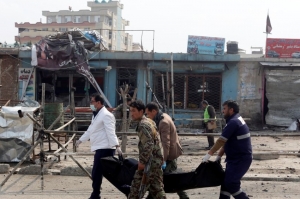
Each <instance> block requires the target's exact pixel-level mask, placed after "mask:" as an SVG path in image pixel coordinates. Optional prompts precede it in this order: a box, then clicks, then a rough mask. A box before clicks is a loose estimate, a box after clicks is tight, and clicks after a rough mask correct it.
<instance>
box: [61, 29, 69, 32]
mask: <svg viewBox="0 0 300 199" xmlns="http://www.w3.org/2000/svg"><path fill="white" fill-rule="evenodd" d="M59 31H60V32H66V31H68V28H59Z"/></svg>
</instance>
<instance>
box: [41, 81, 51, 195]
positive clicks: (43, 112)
mask: <svg viewBox="0 0 300 199" xmlns="http://www.w3.org/2000/svg"><path fill="white" fill-rule="evenodd" d="M45 90H46V84H45V83H42V107H41V118H42V121H41V125H42V126H41V128H42V129H43V128H44V123H45V121H44V120H45ZM39 137H40V139H41V142H40V150H41V151H40V162H41V189H42V190H44V158H45V153H44V141H43V139H44V133H41V132H39ZM49 144H50V143H49Z"/></svg>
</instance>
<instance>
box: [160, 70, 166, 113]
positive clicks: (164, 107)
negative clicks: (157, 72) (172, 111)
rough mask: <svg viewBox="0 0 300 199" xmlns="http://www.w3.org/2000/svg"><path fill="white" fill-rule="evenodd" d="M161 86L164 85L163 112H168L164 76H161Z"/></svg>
mask: <svg viewBox="0 0 300 199" xmlns="http://www.w3.org/2000/svg"><path fill="white" fill-rule="evenodd" d="M161 85H162V93H163V102H164V103H163V112H166V93H165V79H164V74H163V73H162V74H161Z"/></svg>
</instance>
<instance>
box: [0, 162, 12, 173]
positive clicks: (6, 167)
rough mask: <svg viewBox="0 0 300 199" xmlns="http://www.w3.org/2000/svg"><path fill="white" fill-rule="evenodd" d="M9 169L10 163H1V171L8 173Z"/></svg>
mask: <svg viewBox="0 0 300 199" xmlns="http://www.w3.org/2000/svg"><path fill="white" fill-rule="evenodd" d="M9 169H10V166H9V164H0V173H8V172H9Z"/></svg>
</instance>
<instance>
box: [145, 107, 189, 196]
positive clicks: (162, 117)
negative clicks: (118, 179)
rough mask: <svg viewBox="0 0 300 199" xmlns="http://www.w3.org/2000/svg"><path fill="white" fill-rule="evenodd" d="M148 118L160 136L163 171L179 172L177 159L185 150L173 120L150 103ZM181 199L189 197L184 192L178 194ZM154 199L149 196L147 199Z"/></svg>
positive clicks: (147, 110)
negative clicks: (153, 122)
mask: <svg viewBox="0 0 300 199" xmlns="http://www.w3.org/2000/svg"><path fill="white" fill-rule="evenodd" d="M145 113H146V114H147V117H148V118H150V119H152V120H153V121H155V123H156V126H157V128H158V132H159V135H160V139H161V143H162V147H163V155H164V166H163V170H164V172H166V173H171V172H174V171H175V170H177V158H178V157H179V156H180V155H182V153H183V150H182V148H181V145H180V143H179V137H178V134H177V130H176V126H175V124H174V122H173V120H172V118H171V117H170V116H169V115H168V114H166V113H163V112H162V111H160V110H159V108H158V105H157V104H156V103H155V102H150V103H149V104H147V105H146V111H145ZM177 194H178V196H179V198H180V199H188V198H189V197H188V195H187V194H186V192H184V191H179V192H177ZM150 198H153V197H151V195H150V194H149V195H148V197H147V199H150Z"/></svg>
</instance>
